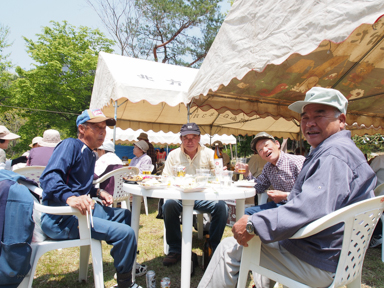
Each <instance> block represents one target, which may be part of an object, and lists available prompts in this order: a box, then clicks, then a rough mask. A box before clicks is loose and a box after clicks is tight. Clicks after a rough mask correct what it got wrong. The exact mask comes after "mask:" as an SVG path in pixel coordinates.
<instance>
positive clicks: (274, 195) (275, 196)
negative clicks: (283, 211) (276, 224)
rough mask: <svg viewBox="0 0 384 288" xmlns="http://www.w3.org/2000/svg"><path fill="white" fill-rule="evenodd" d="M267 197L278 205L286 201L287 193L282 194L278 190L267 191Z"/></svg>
mask: <svg viewBox="0 0 384 288" xmlns="http://www.w3.org/2000/svg"><path fill="white" fill-rule="evenodd" d="M267 194H268V197H269V198H271V200H272V201H273V202H275V203H280V202H281V201H283V200H287V197H288V195H289V192H283V191H280V190H268V191H267Z"/></svg>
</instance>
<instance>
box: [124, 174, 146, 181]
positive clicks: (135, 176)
mask: <svg viewBox="0 0 384 288" xmlns="http://www.w3.org/2000/svg"><path fill="white" fill-rule="evenodd" d="M124 180H126V181H131V182H140V181H141V180H143V177H141V176H140V175H130V176H128V177H124Z"/></svg>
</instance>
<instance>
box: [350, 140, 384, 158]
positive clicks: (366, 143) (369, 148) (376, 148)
mask: <svg viewBox="0 0 384 288" xmlns="http://www.w3.org/2000/svg"><path fill="white" fill-rule="evenodd" d="M352 140H353V141H354V142H355V144H356V146H357V147H358V148H359V149H360V150H361V152H363V153H364V154H367V156H368V157H369V156H370V154H371V153H373V152H381V151H384V136H383V135H381V134H375V135H364V136H357V135H355V136H353V137H352Z"/></svg>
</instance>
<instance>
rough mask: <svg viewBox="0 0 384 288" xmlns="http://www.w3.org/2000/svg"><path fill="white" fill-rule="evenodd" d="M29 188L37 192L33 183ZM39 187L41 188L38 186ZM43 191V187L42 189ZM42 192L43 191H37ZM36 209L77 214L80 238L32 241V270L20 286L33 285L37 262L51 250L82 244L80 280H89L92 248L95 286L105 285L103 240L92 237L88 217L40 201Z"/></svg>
mask: <svg viewBox="0 0 384 288" xmlns="http://www.w3.org/2000/svg"><path fill="white" fill-rule="evenodd" d="M25 185H26V186H27V187H28V188H29V189H31V190H32V191H34V192H36V189H33V187H32V188H31V185H28V184H25ZM37 189H39V188H37ZM40 191H41V189H40ZM37 194H41V193H37ZM33 209H34V210H37V211H39V212H41V213H49V214H54V215H75V216H76V217H77V218H78V220H79V233H80V239H73V240H44V241H42V242H32V243H31V247H32V254H31V262H30V263H31V270H30V272H29V273H28V274H27V275H26V276H25V278H24V279H23V281H22V282H21V284H20V285H19V288H24V287H32V282H33V276H34V274H35V271H36V266H37V262H38V261H39V259H40V257H41V256H42V255H43V254H44V253H46V252H48V251H51V250H55V249H60V248H69V247H78V246H80V262H79V282H81V281H87V274H88V263H89V254H90V252H91V250H92V264H93V277H94V284H95V287H98V288H103V287H104V275H103V255H102V248H101V242H100V241H99V240H95V239H92V238H91V231H90V228H89V223H88V222H87V217H86V216H85V215H81V213H80V211H79V210H77V209H74V208H72V207H68V206H62V207H60V206H56V207H52V206H44V205H41V204H38V203H36V202H35V203H34V207H33Z"/></svg>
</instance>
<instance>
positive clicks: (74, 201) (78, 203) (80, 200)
mask: <svg viewBox="0 0 384 288" xmlns="http://www.w3.org/2000/svg"><path fill="white" fill-rule="evenodd" d="M67 204H68V205H69V206H71V207H72V208H77V209H79V211H80V213H81V214H82V215H85V214H86V212H87V210H88V211H89V212H91V209H93V208H94V206H95V203H94V202H93V201H92V199H91V198H89V197H88V195H82V196H71V197H69V198H68V199H67Z"/></svg>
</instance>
